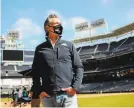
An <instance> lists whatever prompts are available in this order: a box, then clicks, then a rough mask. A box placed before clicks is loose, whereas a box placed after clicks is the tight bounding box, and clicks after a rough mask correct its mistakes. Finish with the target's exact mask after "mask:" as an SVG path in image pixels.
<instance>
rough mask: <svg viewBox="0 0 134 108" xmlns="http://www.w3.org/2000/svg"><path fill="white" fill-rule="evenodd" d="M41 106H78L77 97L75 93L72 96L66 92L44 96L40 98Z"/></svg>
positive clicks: (76, 107)
mask: <svg viewBox="0 0 134 108" xmlns="http://www.w3.org/2000/svg"><path fill="white" fill-rule="evenodd" d="M42 106H43V107H67V108H69V107H70V108H78V103H77V97H76V94H75V95H74V96H69V95H68V94H67V93H63V94H60V95H53V96H50V97H44V98H43V99H42Z"/></svg>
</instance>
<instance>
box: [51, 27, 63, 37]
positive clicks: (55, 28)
mask: <svg viewBox="0 0 134 108" xmlns="http://www.w3.org/2000/svg"><path fill="white" fill-rule="evenodd" d="M50 27H51V26H50ZM53 29H54V32H53V33H55V34H58V35H61V34H62V31H63V27H62V26H61V25H56V26H54V27H53Z"/></svg>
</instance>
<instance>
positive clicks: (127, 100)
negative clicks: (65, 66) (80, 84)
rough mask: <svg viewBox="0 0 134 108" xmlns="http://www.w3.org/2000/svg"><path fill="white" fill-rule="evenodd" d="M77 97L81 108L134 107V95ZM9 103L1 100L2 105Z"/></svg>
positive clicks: (83, 95)
mask: <svg viewBox="0 0 134 108" xmlns="http://www.w3.org/2000/svg"><path fill="white" fill-rule="evenodd" d="M77 97H78V105H79V107H134V93H109V94H78V95H77ZM9 101H10V102H11V99H9V100H8V99H7V98H6V99H1V103H5V102H9ZM6 107H7V106H6ZM1 108H4V106H2V107H1ZM26 108H28V106H27V107H26Z"/></svg>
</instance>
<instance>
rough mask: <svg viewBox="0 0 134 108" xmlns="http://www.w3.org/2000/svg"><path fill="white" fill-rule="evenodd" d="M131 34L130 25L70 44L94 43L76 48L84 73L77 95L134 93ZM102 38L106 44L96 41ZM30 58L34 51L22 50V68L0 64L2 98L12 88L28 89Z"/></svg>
mask: <svg viewBox="0 0 134 108" xmlns="http://www.w3.org/2000/svg"><path fill="white" fill-rule="evenodd" d="M133 31H134V23H131V24H128V25H126V26H124V27H121V28H119V29H117V30H114V31H113V32H111V33H108V34H103V35H98V36H94V37H88V38H83V39H79V40H73V41H72V42H74V43H75V44H78V43H82V42H86V41H90V42H92V43H93V42H94V43H93V44H92V45H87V46H78V47H77V51H78V53H79V55H80V58H81V60H82V63H83V66H84V70H85V71H84V79H83V82H82V83H83V84H82V86H81V89H80V90H79V92H78V93H98V92H132V91H134V32H133ZM103 39H104V40H105V39H107V40H108V42H105V41H103V42H102V43H96V42H95V41H97V40H103ZM110 40H112V41H110ZM115 40H116V41H115ZM1 41H2V40H1ZM1 51H2V52H4V49H2V48H1ZM33 56H34V51H32V50H24V62H23V63H22V64H21V65H14V64H8V63H5V62H2V61H1V94H3V96H4V94H5V95H6V94H7V95H9V94H10V93H11V90H12V88H17V87H20V86H27V88H29V89H30V87H31V84H32V82H31V77H30V71H31V64H32V60H33ZM1 57H2V56H1ZM1 59H2V58H1ZM19 72H21V74H19ZM9 82H10V83H9Z"/></svg>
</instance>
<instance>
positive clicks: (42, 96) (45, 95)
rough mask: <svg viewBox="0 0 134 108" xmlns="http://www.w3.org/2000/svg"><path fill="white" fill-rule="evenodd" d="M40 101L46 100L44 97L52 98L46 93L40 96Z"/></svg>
mask: <svg viewBox="0 0 134 108" xmlns="http://www.w3.org/2000/svg"><path fill="white" fill-rule="evenodd" d="M39 97H40V99H42V98H44V97H50V96H49V95H48V94H47V93H46V92H41V94H40V95H39Z"/></svg>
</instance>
